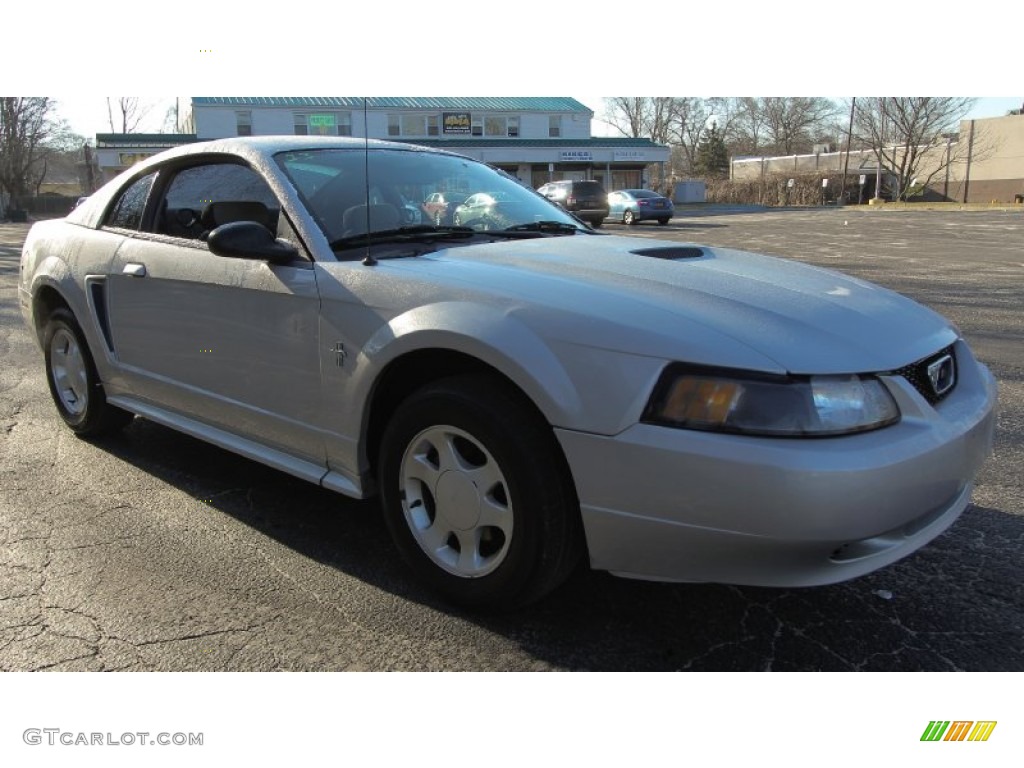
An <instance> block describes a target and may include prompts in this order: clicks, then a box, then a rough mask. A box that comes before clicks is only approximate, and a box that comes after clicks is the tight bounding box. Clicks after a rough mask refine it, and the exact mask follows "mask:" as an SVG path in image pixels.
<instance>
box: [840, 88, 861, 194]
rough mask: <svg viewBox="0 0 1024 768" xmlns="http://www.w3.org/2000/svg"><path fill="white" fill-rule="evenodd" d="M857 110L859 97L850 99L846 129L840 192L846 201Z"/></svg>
mask: <svg viewBox="0 0 1024 768" xmlns="http://www.w3.org/2000/svg"><path fill="white" fill-rule="evenodd" d="M856 108H857V97H856V96H854V97H852V98H851V99H850V127H849V128H847V129H846V160H845V161H844V162H843V181H842V184H843V186H842V189H840V190H839V199H840V200H841V201H843V202H845V201H846V172H847V171H848V170H849V168H850V144H851V143H852V142H853V110H854V109H856Z"/></svg>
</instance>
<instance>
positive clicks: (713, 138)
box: [695, 123, 729, 179]
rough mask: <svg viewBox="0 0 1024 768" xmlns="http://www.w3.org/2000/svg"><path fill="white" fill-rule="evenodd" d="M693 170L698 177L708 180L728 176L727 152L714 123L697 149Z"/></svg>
mask: <svg viewBox="0 0 1024 768" xmlns="http://www.w3.org/2000/svg"><path fill="white" fill-rule="evenodd" d="M695 170H696V171H697V175H698V176H703V177H705V178H709V179H724V178H726V177H727V176H728V175H729V151H728V150H727V149H726V148H725V140H724V139H723V138H722V135H721V134H720V133H719V132H718V126H717V125H715V124H714V123H712V125H711V128H709V129H708V132H707V133H706V134H705V135H704V138H703V139H701V142H700V145H699V146H698V147H697V163H696V168H695Z"/></svg>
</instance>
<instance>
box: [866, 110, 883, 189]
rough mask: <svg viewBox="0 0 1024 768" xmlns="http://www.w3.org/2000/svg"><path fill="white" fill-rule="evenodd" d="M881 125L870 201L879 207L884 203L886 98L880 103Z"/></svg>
mask: <svg viewBox="0 0 1024 768" xmlns="http://www.w3.org/2000/svg"><path fill="white" fill-rule="evenodd" d="M878 103H879V105H880V108H879V112H880V115H879V118H880V124H879V128H878V149H877V150H876V151H875V196H874V197H873V198H871V200H870V201H869V204H870V205H879V204H880V203H881V202H882V151H883V150H884V148H885V97H884V96H883V97H882V98H881V99H879V101H878Z"/></svg>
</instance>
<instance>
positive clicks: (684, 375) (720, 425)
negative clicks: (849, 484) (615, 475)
mask: <svg viewBox="0 0 1024 768" xmlns="http://www.w3.org/2000/svg"><path fill="white" fill-rule="evenodd" d="M899 418H900V412H899V409H898V408H897V407H896V402H895V401H894V400H893V398H892V395H890V394H889V391H888V390H887V389H886V388H885V386H884V385H883V384H882V382H881V381H879V380H878V379H877V378H875V377H874V376H853V375H851V376H770V375H760V374H754V373H751V374H746V373H740V372H734V371H728V372H722V373H718V372H703V371H695V370H694V369H692V368H690V367H688V366H684V365H670V366H669V367H668V368H666V369H665V372H664V373H663V374H662V376H661V379H660V380H659V382H658V385H657V386H656V387H655V388H654V393H653V394H652V395H651V399H650V401H649V402H648V403H647V408H646V409H645V411H644V415H643V421H645V422H647V423H650V424H661V425H664V426H671V427H679V428H682V429H699V430H707V431H714V432H735V433H742V434H748V435H769V436H777V437H802V436H828V435H845V434H850V433H853V432H866V431H868V430H872V429H879V428H880V427H885V426H888V425H889V424H894V423H895V422H897V421H899Z"/></svg>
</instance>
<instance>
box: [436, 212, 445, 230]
mask: <svg viewBox="0 0 1024 768" xmlns="http://www.w3.org/2000/svg"><path fill="white" fill-rule="evenodd" d="M442 223H443V220H442V217H441V213H440V211H437V212H435V213H434V226H435V227H440V226H441V224H442Z"/></svg>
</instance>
